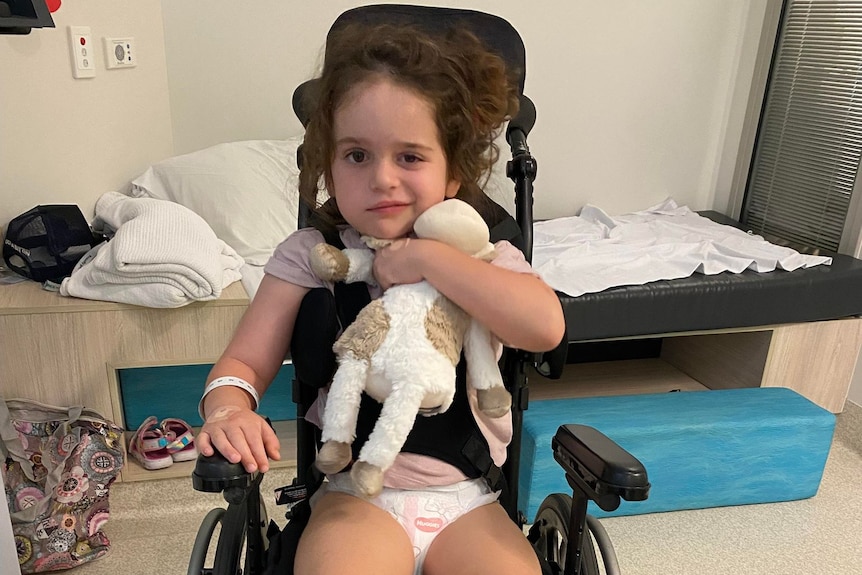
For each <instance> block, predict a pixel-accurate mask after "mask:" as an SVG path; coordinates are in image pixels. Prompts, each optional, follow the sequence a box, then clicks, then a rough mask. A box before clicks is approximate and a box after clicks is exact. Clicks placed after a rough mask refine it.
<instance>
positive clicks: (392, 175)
mask: <svg viewBox="0 0 862 575" xmlns="http://www.w3.org/2000/svg"><path fill="white" fill-rule="evenodd" d="M397 168H398V167H397V166H396V165H395V164H394V163H393V162H391V161H389V160H386V159H382V160H379V161H377V162H375V163H374V169H373V174H372V182H371V185H372V187H373V188H374V189H375V190H388V189H391V188H393V187H395V185H396V184H397V182H398V176H397Z"/></svg>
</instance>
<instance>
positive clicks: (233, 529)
mask: <svg viewBox="0 0 862 575" xmlns="http://www.w3.org/2000/svg"><path fill="white" fill-rule="evenodd" d="M260 507H261V514H262V515H261V517H263V518H264V519H263V521H262V524H265V523H266V519H265V513H266V509H265V508H264V506H263V505H261V506H260ZM219 525H221V529H220V531H219V533H218V541H217V542H216V548H215V555H214V556H213V558H212V564H211V566H210V565H208V564H207V554H208V551H209V549H210V546H211V543H212V538H213V534H214V533H215V530H216V527H218V526H219ZM247 531H248V507H247V506H246V504H245V502H242V503H234V504H229V505H228V507H227V509H222V508H216V509H213V510H212V511H210V512H209V513H208V514H207V515H206V517H204V520H203V522H202V523H201V526H200V528H199V529H198V534H197V536H196V537H195V543H194V547H193V548H192V556H191V559H190V561H189V569H188V575H249V574H252V569H251V564H252V558H251V557H248V556H246V554H245V553H244V552H245V550H246V547H247V544H248V540H247V535H248V533H247ZM261 536H263V534H262V533H261ZM252 575H253V574H252Z"/></svg>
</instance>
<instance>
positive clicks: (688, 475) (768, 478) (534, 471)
mask: <svg viewBox="0 0 862 575" xmlns="http://www.w3.org/2000/svg"><path fill="white" fill-rule="evenodd" d="M566 423H578V424H583V425H588V426H591V427H595V428H596V429H598V430H599V431H601V432H602V433H604V434H605V435H607V436H608V437H609V438H611V439H613V440H614V441H615V442H616V443H618V444H619V445H620V446H621V447H622V448H624V449H626V450H627V451H629V453H631V454H632V455H634V456H635V457H636V458H638V459H639V460H640V461H641V462H642V463H643V464H644V466H645V467H646V470H647V475H648V476H649V481H650V483H651V485H652V488H651V490H650V496H649V499H647V500H646V501H638V502H628V501H623V503H622V504H621V505H620V507H619V509H617V510H616V511H613V512H610V513H608V512H605V511H602V510H601V509H599V508H598V507H597V506H596V505H595V504H594V503H590V508H589V513H590V514H592V515H594V516H596V517H606V516H617V515H638V514H643V513H654V512H661V511H676V510H681V509H702V508H707V507H722V506H728V505H745V504H751V503H771V502H776V501H792V500H796V499H805V498H808V497H812V496H814V495H815V494H816V493H817V489H818V487H819V486H820V479H821V477H822V476H823V468H824V466H825V464H826V458H827V456H828V454H829V448H830V445H831V443H832V433H833V431H834V429H835V416H834V415H833V414H832V413H830V412H828V411H826V410H825V409H823V408H821V407H819V406H817V405H815V404H814V403H812V402H811V401H809V400H808V399H806V398H804V397H802V396H801V395H799V394H798V393H796V392H795V391H793V390H790V389H786V388H781V387H766V388H745V389H727V390H714V391H695V392H678V393H660V394H647V395H625V396H610V397H588V398H578V399H548V400H538V401H533V402H531V403H530V405H529V408H528V409H527V411H525V412H524V427H523V436H522V441H521V461H520V479H519V487H518V508H519V510H520V511H521V512H523V513H524V515H525V516H526V517H527V520H528V521H532V520H533V518H534V517H535V515H536V511H538V508H539V505H541V503H542V500H543V499H544V498H545V497H546V496H547V495H550V494H551V493H560V492H562V493H569V494H571V488H570V487H569V485H568V483H567V482H566V479H565V475H564V473H563V470H562V469H561V468H560V466H559V465H558V464H557V462H556V461H554V456H553V453H552V451H551V438H552V437H553V436H554V434H555V433H556V431H557V428H559V426H560V425H563V424H566Z"/></svg>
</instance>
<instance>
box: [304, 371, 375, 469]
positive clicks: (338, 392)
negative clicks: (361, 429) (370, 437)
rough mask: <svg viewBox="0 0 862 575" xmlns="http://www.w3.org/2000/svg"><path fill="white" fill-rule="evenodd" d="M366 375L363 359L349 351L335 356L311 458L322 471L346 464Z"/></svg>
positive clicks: (342, 467) (341, 467)
mask: <svg viewBox="0 0 862 575" xmlns="http://www.w3.org/2000/svg"><path fill="white" fill-rule="evenodd" d="M367 376H368V362H367V361H363V360H360V359H356V358H355V357H353V356H352V355H349V354H348V355H344V356H342V357H341V358H339V360H338V369H337V370H336V372H335V376H334V377H333V378H332V385H331V386H330V388H329V394H328V395H327V396H326V407H325V408H324V410H323V430H322V433H321V440H322V441H323V442H324V443H323V445H322V446H321V448H320V451H319V452H318V453H317V459H316V461H315V465H316V466H317V468H318V469H319V470H320V471H322V472H323V473H338V472H339V471H341V470H342V469H344V468H345V467H347V464H348V463H350V458H351V452H350V444H351V443H353V439H354V437H355V435H356V418H357V416H358V414H359V402H360V401H361V400H362V390H363V386H364V383H365V380H366V378H367Z"/></svg>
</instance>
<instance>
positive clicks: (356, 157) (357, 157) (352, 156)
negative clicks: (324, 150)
mask: <svg viewBox="0 0 862 575" xmlns="http://www.w3.org/2000/svg"><path fill="white" fill-rule="evenodd" d="M347 157H348V159H349V160H350V161H351V162H354V163H357V164H359V163H361V162H362V161H363V160H365V152H363V151H361V150H353V151H351V152H350V153H349V154H347Z"/></svg>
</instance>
